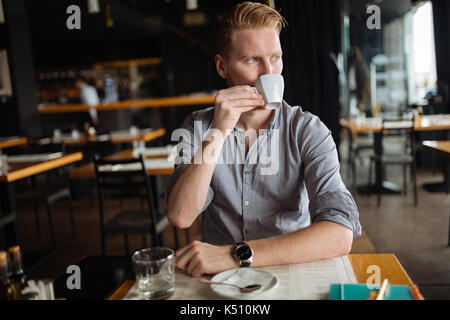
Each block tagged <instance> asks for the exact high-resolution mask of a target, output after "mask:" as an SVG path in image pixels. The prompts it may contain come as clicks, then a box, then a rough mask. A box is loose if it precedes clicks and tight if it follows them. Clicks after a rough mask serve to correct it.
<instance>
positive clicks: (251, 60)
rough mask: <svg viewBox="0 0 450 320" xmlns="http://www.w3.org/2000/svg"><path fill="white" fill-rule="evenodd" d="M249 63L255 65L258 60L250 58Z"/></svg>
mask: <svg viewBox="0 0 450 320" xmlns="http://www.w3.org/2000/svg"><path fill="white" fill-rule="evenodd" d="M247 61H248V62H250V63H255V62H256V59H255V58H248V60H247Z"/></svg>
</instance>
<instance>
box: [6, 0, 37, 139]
mask: <svg viewBox="0 0 450 320" xmlns="http://www.w3.org/2000/svg"><path fill="white" fill-rule="evenodd" d="M3 8H4V11H5V19H6V23H5V24H4V25H0V28H1V29H3V30H2V31H1V32H2V37H1V40H0V41H1V42H0V45H1V46H2V48H6V49H7V50H8V59H9V67H10V73H11V80H12V87H13V97H12V98H8V99H6V101H5V103H0V105H1V107H2V117H1V118H0V119H1V120H0V135H2V136H6V135H27V136H36V135H39V134H40V132H41V126H40V122H39V119H38V115H37V110H36V99H35V83H34V79H33V74H34V66H33V59H32V48H31V39H30V33H29V24H28V17H27V14H26V11H25V1H24V0H3Z"/></svg>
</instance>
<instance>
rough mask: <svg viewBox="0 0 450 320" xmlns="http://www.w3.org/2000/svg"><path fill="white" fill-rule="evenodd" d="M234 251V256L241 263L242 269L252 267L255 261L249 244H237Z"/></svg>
mask: <svg viewBox="0 0 450 320" xmlns="http://www.w3.org/2000/svg"><path fill="white" fill-rule="evenodd" d="M233 251H234V252H233V256H234V258H235V259H236V260H237V261H239V265H240V266H241V267H250V264H251V263H252V261H253V250H252V248H250V246H249V245H248V244H246V243H245V242H238V243H235V244H234V250H233Z"/></svg>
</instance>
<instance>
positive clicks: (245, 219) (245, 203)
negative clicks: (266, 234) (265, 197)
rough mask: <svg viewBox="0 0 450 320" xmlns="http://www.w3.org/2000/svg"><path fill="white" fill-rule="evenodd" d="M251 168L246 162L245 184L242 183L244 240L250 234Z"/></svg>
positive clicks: (244, 171)
mask: <svg viewBox="0 0 450 320" xmlns="http://www.w3.org/2000/svg"><path fill="white" fill-rule="evenodd" d="M249 173H250V170H249V168H248V165H247V164H244V170H243V185H242V189H243V195H242V196H243V198H242V199H243V207H242V221H243V224H242V228H243V236H244V240H246V238H247V236H248V227H249V226H248V223H249V218H250V217H249V215H250V212H249V205H250V201H249V199H248V197H249V194H250V190H249V186H250V174H249Z"/></svg>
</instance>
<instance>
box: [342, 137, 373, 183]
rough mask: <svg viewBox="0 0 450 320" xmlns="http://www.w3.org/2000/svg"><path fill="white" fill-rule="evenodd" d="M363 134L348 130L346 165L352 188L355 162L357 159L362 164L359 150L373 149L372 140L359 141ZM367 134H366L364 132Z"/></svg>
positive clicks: (354, 176)
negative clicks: (348, 168)
mask: <svg viewBox="0 0 450 320" xmlns="http://www.w3.org/2000/svg"><path fill="white" fill-rule="evenodd" d="M362 136H363V135H358V134H353V133H352V132H351V130H348V137H349V155H348V166H349V167H350V170H349V171H348V172H349V173H351V178H352V188H353V189H354V190H356V185H357V181H356V177H357V173H356V162H357V160H359V162H360V164H361V165H363V158H362V154H361V152H363V151H372V150H373V142H372V141H369V142H367V141H361V140H360V137H362ZM366 136H367V134H366Z"/></svg>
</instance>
